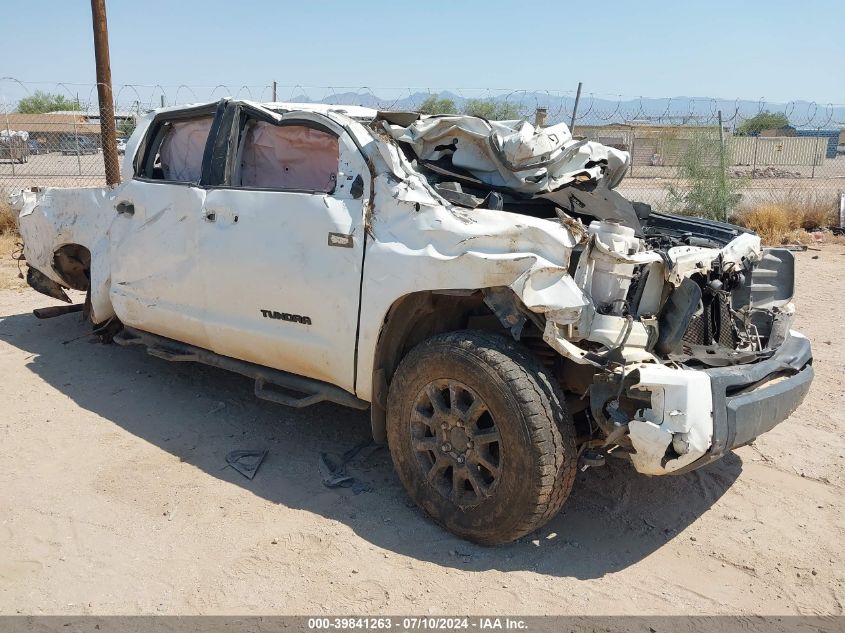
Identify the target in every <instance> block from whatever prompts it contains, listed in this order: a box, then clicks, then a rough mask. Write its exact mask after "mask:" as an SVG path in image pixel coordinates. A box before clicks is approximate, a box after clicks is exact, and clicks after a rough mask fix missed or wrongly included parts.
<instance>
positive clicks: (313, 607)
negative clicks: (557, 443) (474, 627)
mask: <svg viewBox="0 0 845 633" xmlns="http://www.w3.org/2000/svg"><path fill="white" fill-rule="evenodd" d="M797 258H798V272H799V278H798V283H799V288H798V295H797V301H798V306H799V317H798V323H797V326H798V328H799V329H801V330H803V331H804V332H806V333H807V334H808V335H809V336H810V338H811V339H812V341H813V345H814V348H815V367H816V369H817V372H818V373H817V378H816V381H815V383H814V385H813V388H812V390H811V392H810V395H809V397H808V399H807V401H806V402H805V403H804V404H803V405H802V406H801V408H800V409H799V410H798V411H797V412H796V413H795V415H793V416H792V417H791V418H790V419H789V420H788V421H786V422H785V423H783V424H781V425H780V426H778V427H777V428H776V429H775V430H773V431H772V432H770V433H769V434H767V435H765V436H763V437H761V438H760V439H759V440H758V441H757V443H756V445H754V446H752V447H745V448H742V449H740V450H739V451H738V452H737V453H736V454H735V455H731V456H728V457H727V458H725V459H723V460H722V461H721V462H718V463H716V464H713V465H711V466H710V467H707V468H705V469H702V470H700V471H697V472H694V473H691V474H688V475H685V476H681V477H673V478H647V477H644V476H639V475H637V474H636V473H635V472H634V471H633V470H632V468H631V467H630V466H629V465H628V464H627V463H625V462H623V461H620V460H610V463H609V464H608V465H607V466H606V467H604V468H599V469H589V470H587V471H586V472H584V473H581V474H580V475H579V477H578V482H577V484H576V487H575V490H574V492H573V495H572V497H571V498H570V500H569V501H568V503H567V504H566V506H565V507H564V510H563V511H562V513H561V514H560V515H559V516H558V517H556V518H555V519H554V520H552V521H551V523H549V524H548V525H547V526H546V527H545V528H544V529H543V530H542V531H540V532H539V533H537V534H534V535H531V536H529V537H526V538H524V539H522V540H521V541H520V542H517V543H514V544H512V545H509V546H504V547H498V548H492V549H490V548H482V547H477V546H474V545H471V544H468V543H466V542H464V541H461V540H459V539H456V538H454V537H452V536H450V535H449V534H448V533H446V532H444V531H443V530H441V529H440V528H438V527H436V526H434V525H432V524H431V523H430V522H429V521H428V520H426V518H425V517H424V516H423V515H422V514H421V513H420V512H419V511H418V510H416V508H415V507H414V506H413V504H411V503H410V502H409V500H408V498H407V497H406V496H405V494H404V492H403V491H402V489H401V487H400V485H399V483H398V481H397V479H396V478H395V477H394V475H393V472H392V469H391V465H390V460H389V456H388V454H387V452H386V451H385V450H383V449H380V450H378V451H376V452H374V453H372V454H371V455H369V456H367V457H366V458H364V459H359V460H354V461H353V462H352V463H351V464H350V467H349V471H350V473H351V474H353V475H354V476H355V477H356V478H357V479H358V481H359V482H361V483H362V484H365V485H366V487H369V488H370V490H369V491H364V492H359V494H355V492H353V490H352V489H327V488H325V487H323V485H322V484H321V481H320V473H319V470H318V454H319V453H320V452H321V451H326V452H328V453H332V454H340V453H342V452H343V451H345V450H347V449H349V448H350V447H352V446H354V445H356V444H357V443H358V442H360V441H361V440H363V439H365V438H366V437H367V434H368V416H367V414H366V413H362V412H356V411H352V410H345V409H342V408H339V407H335V406H317V407H313V408H311V409H307V410H304V411H292V410H288V409H285V408H282V407H279V406H276V405H273V404H270V403H266V402H261V401H257V400H255V399H254V398H253V396H252V385H251V384H250V382H249V381H248V380H246V379H244V378H241V377H238V376H233V375H230V374H227V373H224V372H222V371H218V370H214V369H210V368H205V367H200V366H193V365H190V364H173V363H167V362H165V361H163V360H159V359H156V358H153V357H150V356H146V355H145V354H143V353H142V352H140V351H137V350H131V349H124V348H120V347H117V346H114V345H111V346H106V345H101V344H99V343H93V342H91V340H90V339H89V337H88V336H87V332H88V329H87V328H86V326H85V325H83V324H82V323H80V320H79V315H68V316H65V317H61V318H56V319H52V320H49V321H37V320H36V319H35V318H34V317H33V316H32V315H31V313H30V310H31V309H32V308H35V307H39V306H45V305H51V304H52V302H51V300H50V299H47V298H45V297H43V296H40V295H38V294H36V293H35V292H34V291H30V290H24V289H15V288H14V287H13V288H9V287H10V286H17V285H19V284H18V282H17V281H15V280H14V279H13V278H12V279H10V277H13V275H12V276H9V275H8V273H9V272H10V271H14V268H13V267H11V266H10V265H9V263H8V262H7V263H5V264H4V268H3V272H4V273H5V274H7V283H6V289H4V290H0V412H1V413H0V455H2V458H3V459H2V461H3V468H2V469H0V614H14V613H27V614H29V613H35V614H41V613H48V614H58V613H62V614H66V613H73V614H139V613H144V614H155V613H170V614H177V613H178V614H194V613H203V614H224V613H225V614H250V613H262V614H268V613H279V614H283V613H300V614H301V613H320V612H325V613H338V612H344V613H388V614H397V613H413V614H419V615H424V614H429V613H431V614H458V613H471V614H477V613H521V614H557V613H570V614H572V613H575V614H634V613H638V614H686V613H697V614H704V613H707V614H714V613H741V614H750V613H764V614H794V613H802V614H841V613H842V611H843V602H844V601H845V587H843V583H845V565H843V558H842V543H843V538H845V523H844V522H843V510H842V498H843V497H842V495H843V488H845V466H843V464H845V461H843V458H844V457H845V440H843V430H845V413H843V412H845V390H844V389H843V376H845V372H843V365H845V337H843V336H842V327H841V323H842V320H843V317H842V314H841V306H842V302H843V299H845V247H842V246H826V247H824V248H823V249H822V250H821V251H820V252H813V251H811V252H807V253H801V254H798V256H797ZM236 449H268V450H269V454H268V457H267V459H266V461H265V462H264V464H263V466H262V467H261V469H260V471H259V472H258V474H257V476H256V477H255V479H254V480H252V481H250V480H248V479H246V478H244V477H243V476H241V475H240V474H238V473H237V472H235V471H234V470H232V469H231V468H226V467H225V465H226V462H225V457H226V454H227V453H228V452H229V451H232V450H236Z"/></svg>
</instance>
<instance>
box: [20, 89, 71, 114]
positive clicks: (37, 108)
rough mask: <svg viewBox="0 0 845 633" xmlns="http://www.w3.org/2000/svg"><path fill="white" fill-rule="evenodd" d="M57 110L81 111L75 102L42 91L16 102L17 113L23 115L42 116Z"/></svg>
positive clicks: (62, 96)
mask: <svg viewBox="0 0 845 633" xmlns="http://www.w3.org/2000/svg"><path fill="white" fill-rule="evenodd" d="M57 110H81V108H80V107H79V103H78V102H77V101H73V100H71V99H67V98H65V97H64V95H59V94H52V93H49V92H44V91H42V90H36V91H35V92H33V93H32V94H31V95H29V96H28V97H24V98H23V99H21V100H20V101H19V102H18V112H21V113H23V114H42V113H44V112H55V111H57Z"/></svg>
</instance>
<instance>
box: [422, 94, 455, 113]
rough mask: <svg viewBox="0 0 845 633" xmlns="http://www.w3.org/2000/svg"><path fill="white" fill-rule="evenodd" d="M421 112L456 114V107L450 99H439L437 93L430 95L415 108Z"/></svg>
mask: <svg viewBox="0 0 845 633" xmlns="http://www.w3.org/2000/svg"><path fill="white" fill-rule="evenodd" d="M417 112H419V113H421V114H457V112H458V109H457V108H456V107H455V102H454V101H452V100H451V99H440V98H438V96H437V95H431V96H430V97H428V98H427V99H426V100H425V101H423V102H422V103H421V104H420V107H419V108H417Z"/></svg>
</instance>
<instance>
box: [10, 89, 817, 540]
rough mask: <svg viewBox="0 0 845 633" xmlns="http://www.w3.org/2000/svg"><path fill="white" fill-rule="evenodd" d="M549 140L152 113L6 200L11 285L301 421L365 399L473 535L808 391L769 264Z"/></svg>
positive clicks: (791, 404)
mask: <svg viewBox="0 0 845 633" xmlns="http://www.w3.org/2000/svg"><path fill="white" fill-rule="evenodd" d="M628 160H629V157H628V155H627V154H626V153H625V152H622V151H619V150H616V149H613V148H610V147H606V146H603V145H600V144H598V143H593V142H586V141H576V140H574V139H573V138H572V136H571V135H570V133H569V131H568V129H567V128H566V126H565V125H555V126H551V127H547V128H542V129H535V128H534V127H533V126H531V125H530V124H529V123H527V122H525V121H508V122H493V121H486V120H484V119H480V118H475V117H470V116H424V117H421V116H419V115H418V114H415V113H399V112H376V111H374V110H369V109H365V108H358V107H352V106H350V107H345V106H343V107H340V106H322V105H315V104H307V105H305V104H283V103H270V104H263V105H260V104H257V103H251V102H246V101H237V100H223V101H220V102H218V103H212V104H207V105H199V106H191V107H182V108H169V109H162V110H158V111H156V112H153V113H151V114H149V115H148V116H146V117H145V118H144V119H143V120H141V121H140V122H139V125H138V127H137V129H136V131H135V133H134V134H133V136H132V138H131V140H130V141H129V143H128V144H127V148H126V155H125V158H124V161H123V165H122V171H121V176H122V181H123V182H122V184H120V185H118V186H116V187H114V188H107V189H102V188H100V189H45V190H30V191H24V192H21V193H19V194H17V195H16V196H13V203H14V206H15V208H17V209H18V210H19V225H20V231H21V234H22V236H23V240H24V245H25V250H24V253H25V256H26V260H27V263H28V265H29V281H30V284H31V285H32V286H33V287H35V288H36V289H38V290H40V291H42V292H45V293H47V294H49V295H51V296H54V297H59V298H66V296H65V293H64V289H66V288H74V289H77V290H81V291H86V292H87V299H86V302H85V314H86V315H87V316H88V317H89V318H90V320H91V321H92V323H93V324H94V328H95V332H96V333H98V334H100V335H102V337H103V338H104V339H113V340H114V341H115V342H117V343H120V344H122V345H142V346H145V347H146V348H147V350H148V351H149V352H150V353H152V354H154V355H156V356H159V357H161V358H165V359H168V360H172V361H194V362H201V363H207V364H210V365H214V366H218V367H223V368H226V369H230V370H233V371H235V372H239V373H242V374H245V375H247V376H251V377H253V378H254V379H255V393H256V395H257V396H259V397H261V398H267V399H269V400H273V401H275V402H279V403H282V404H286V405H290V406H295V407H302V406H307V405H310V404H314V403H317V402H321V401H331V402H335V403H340V404H343V405H348V406H352V407H357V408H360V409H365V408H367V407H369V408H370V411H371V419H372V432H373V436H374V438H375V439H376V441H379V442H387V443H388V444H389V448H390V452H391V455H392V457H393V461H394V464H395V467H396V470H397V472H398V474H399V477H400V478H401V480H402V483H403V484H404V485H405V488H406V489H407V491H408V493H409V494H410V495H411V497H412V498H413V499H414V500H415V501H416V502H417V503H418V504H419V506H420V507H421V508H422V509H423V510H424V511H425V512H426V513H428V514H429V515H430V516H431V517H433V518H434V519H435V520H436V521H438V522H439V523H441V524H442V525H444V526H445V527H446V528H448V529H449V530H452V531H453V532H455V533H456V534H459V535H461V536H463V537H466V538H468V539H472V540H474V541H477V542H480V543H487V544H493V543H501V542H506V541H510V540H512V539H515V538H517V537H519V536H521V535H523V534H526V533H528V532H530V531H532V530H534V529H535V528H537V527H539V526H540V525H542V524H543V523H544V522H545V521H547V520H548V519H549V518H550V517H552V516H553V515H554V514H555V513H557V512H558V510H559V509H560V507H561V505H562V504H563V503H564V501H565V499H566V498H567V496H568V495H569V493H570V490H571V488H572V485H573V481H574V478H575V472H576V467H577V466H578V463H579V460H582V463H583V464H586V465H594V466H595V465H600V464H601V463H603V460H604V458H605V456H606V455H607V454H608V453H611V452H613V454H614V455H621V456H624V457H627V458H628V459H630V460H631V462H632V464H633V467H634V468H635V469H636V470H637V471H639V472H641V473H646V474H649V475H662V474H669V473H681V472H685V471H689V470H691V469H694V468H698V467H700V466H702V465H704V464H707V463H709V462H711V461H713V460H715V459H718V458H719V457H721V456H723V455H725V453H727V452H728V451H730V450H732V449H734V448H736V447H738V446H741V445H744V444H747V443H748V442H751V441H752V440H753V439H754V438H755V437H757V436H758V435H759V434H760V433H763V432H765V431H767V430H769V429H771V428H772V427H773V426H775V425H776V424H778V423H779V422H781V421H782V420H784V419H785V418H786V417H787V416H788V415H789V414H790V413H791V412H792V411H793V410H794V409H795V408H796V407H797V406H798V404H799V403H800V402H801V400H802V399H803V398H804V396H805V394H806V393H807V390H808V388H809V385H810V382H811V380H812V377H813V369H812V365H811V363H812V357H811V350H810V345H809V342H808V341H807V339H806V338H805V337H803V336H802V335H801V334H799V333H797V332H795V331H793V330H791V329H790V324H791V322H792V318H793V313H794V306H793V304H792V302H791V298H792V295H793V282H794V278H793V259H792V256H791V254H790V253H789V252H788V251H786V250H783V249H776V248H774V249H763V248H761V245H760V240H759V238H758V237H757V236H756V235H754V234H752V233H749V232H746V231H744V230H743V229H740V228H737V227H734V226H730V225H727V224H719V223H714V222H710V221H705V220H698V219H693V218H686V217H678V216H672V215H666V214H662V213H656V212H653V211H651V209H650V208H649V207H648V206H646V205H642V204H637V203H631V202H629V201H627V200H626V199H625V198H623V197H622V196H621V195H620V194H618V193H616V192H615V191H614V187H615V186H616V185H617V184H618V183H619V182H620V180H621V179H622V177H623V175H624V173H625V169H626V165H627V164H628Z"/></svg>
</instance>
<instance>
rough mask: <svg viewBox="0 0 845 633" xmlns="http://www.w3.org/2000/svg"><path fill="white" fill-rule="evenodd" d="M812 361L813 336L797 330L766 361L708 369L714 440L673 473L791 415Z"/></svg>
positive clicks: (748, 439)
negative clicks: (700, 453) (706, 451)
mask: <svg viewBox="0 0 845 633" xmlns="http://www.w3.org/2000/svg"><path fill="white" fill-rule="evenodd" d="M812 362H813V354H812V350H811V348H810V341H809V340H808V339H807V338H805V337H804V336H802V335H800V334H798V333H797V332H794V331H793V332H790V333H789V335H788V336H787V338H786V340H785V341H784V342H783V344H782V345H781V346H780V348H778V350H777V352H775V354H774V356H772V357H771V358H769V359H768V360H765V361H763V362H760V363H756V364H754V365H740V366H736V367H718V368H714V369H708V370H705V371H706V372H707V374H708V375H709V376H710V384H711V389H712V391H713V443H712V446H711V448H710V451H709V452H708V453H707V455H705V456H704V457H702V458H701V459H699V460H697V461H695V462H693V463H692V464H689V465H688V466H685V467H684V468H682V469H679V470H677V471H675V473H682V472H687V471H690V470H694V469H696V468H700V467H701V466H704V465H705V464H708V463H710V462H712V461H715V460H717V459H719V458H720V457H722V456H724V455H725V454H726V453H728V452H730V451H731V450H733V449H735V448H739V447H740V446H745V445H746V444H748V443H750V442H751V441H753V440H754V439H755V438H756V437H757V436H759V435H761V434H763V433H765V432H766V431H770V430H771V429H773V428H774V427H775V426H777V425H778V424H780V423H781V422H783V421H784V420H785V419H786V418H788V417H789V416H790V415H791V414H792V412H793V411H795V409H797V408H798V405H800V404H801V402H802V401H803V400H804V397H805V396H806V395H807V392H808V391H809V390H810V383H811V382H812V380H813V365H812Z"/></svg>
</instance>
